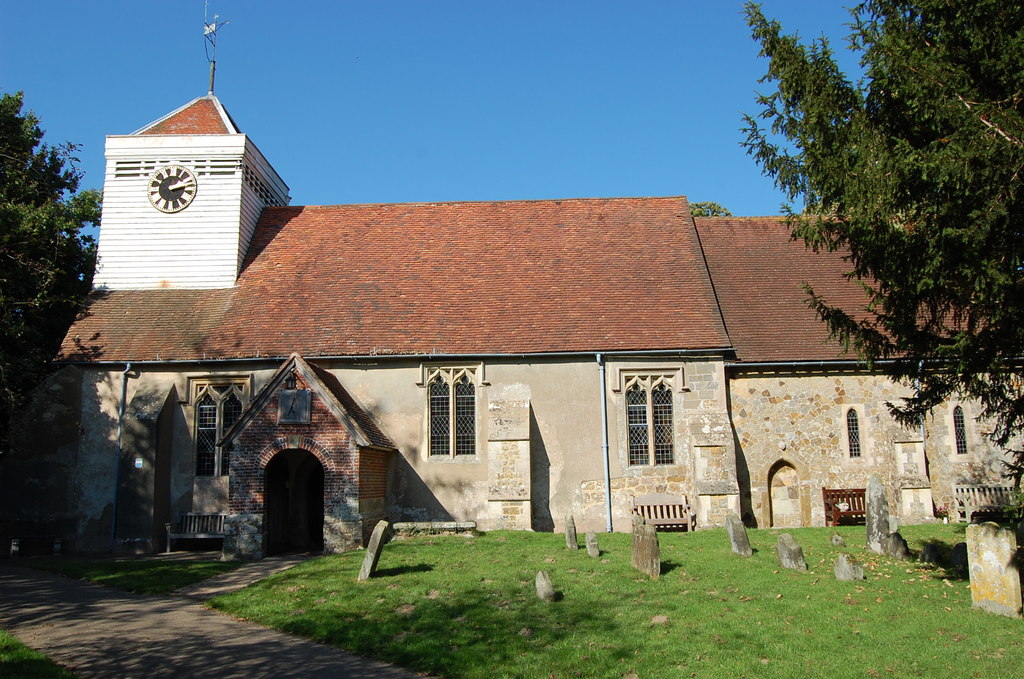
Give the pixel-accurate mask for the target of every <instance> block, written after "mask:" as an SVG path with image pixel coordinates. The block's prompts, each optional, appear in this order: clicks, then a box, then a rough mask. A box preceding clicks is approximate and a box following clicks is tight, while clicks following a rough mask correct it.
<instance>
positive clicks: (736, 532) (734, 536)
mask: <svg viewBox="0 0 1024 679" xmlns="http://www.w3.org/2000/svg"><path fill="white" fill-rule="evenodd" d="M725 530H726V532H727V533H728V534H729V545H730V546H731V547H732V551H733V554H739V555H740V556H751V555H753V553H754V550H752V549H751V548H750V538H748V537H747V527H746V526H744V525H743V522H742V521H740V517H738V516H736V515H735V514H730V515H729V516H727V517H725Z"/></svg>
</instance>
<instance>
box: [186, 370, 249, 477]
mask: <svg viewBox="0 0 1024 679" xmlns="http://www.w3.org/2000/svg"><path fill="white" fill-rule="evenodd" d="M247 389H248V386H247V382H242V381H239V382H221V383H212V384H201V385H198V394H197V395H196V399H195V401H194V403H195V421H196V439H195V441H196V476H226V475H227V474H228V469H229V467H230V462H231V460H230V456H229V453H228V451H227V450H224V449H222V448H221V447H220V446H218V445H217V442H218V441H220V440H221V439H222V438H223V437H224V434H225V433H226V432H227V431H228V430H229V429H230V428H231V426H232V425H233V424H234V423H235V422H237V421H238V418H239V417H241V415H242V408H243V407H244V405H245V400H246V393H247Z"/></svg>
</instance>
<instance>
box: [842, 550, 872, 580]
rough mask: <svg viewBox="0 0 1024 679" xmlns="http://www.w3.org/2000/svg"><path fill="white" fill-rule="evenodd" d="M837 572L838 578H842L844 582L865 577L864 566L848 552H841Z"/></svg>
mask: <svg viewBox="0 0 1024 679" xmlns="http://www.w3.org/2000/svg"><path fill="white" fill-rule="evenodd" d="M835 574H836V580H841V581H843V582H852V581H855V580H864V579H865V578H864V567H863V566H861V565H860V564H859V563H857V562H856V561H854V560H853V559H851V558H850V557H849V556H848V555H846V554H840V555H839V558H838V559H836V567H835Z"/></svg>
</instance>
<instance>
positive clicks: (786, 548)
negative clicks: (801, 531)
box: [775, 533, 807, 571]
mask: <svg viewBox="0 0 1024 679" xmlns="http://www.w3.org/2000/svg"><path fill="white" fill-rule="evenodd" d="M775 552H776V553H777V554H778V555H779V563H780V564H781V565H782V566H783V567H784V568H792V569H793V570H797V571H805V570H807V562H806V561H804V550H803V548H802V547H801V546H800V545H798V544H797V543H796V540H794V539H793V536H792V535H790V534H789V533H783V534H782V535H780V536H779V540H778V542H776V543H775Z"/></svg>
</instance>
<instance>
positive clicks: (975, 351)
mask: <svg viewBox="0 0 1024 679" xmlns="http://www.w3.org/2000/svg"><path fill="white" fill-rule="evenodd" d="M746 12H747V18H748V22H749V24H750V26H751V28H752V31H753V36H754V38H755V39H756V40H757V41H758V42H759V43H760V44H761V54H762V55H763V56H766V57H768V59H769V60H770V62H769V67H768V72H767V75H766V76H765V77H764V79H763V80H762V82H765V83H770V84H771V85H773V86H774V87H775V91H773V92H770V93H768V94H764V95H762V96H759V97H758V103H759V105H760V107H761V112H760V114H759V115H758V116H757V117H754V116H747V117H746V129H745V132H746V133H747V140H746V147H747V150H748V152H749V153H751V154H752V155H753V156H754V158H755V159H756V160H757V162H758V164H760V165H761V167H762V169H763V171H764V172H765V174H767V175H768V176H771V177H772V178H773V179H774V180H775V183H776V185H777V186H778V187H779V188H781V189H782V190H783V191H785V192H786V194H787V195H788V197H789V200H790V201H794V202H798V203H802V204H799V205H798V206H797V207H796V208H793V207H792V206H791V207H790V209H789V213H790V219H791V224H792V226H793V229H794V234H795V235H796V236H799V237H801V238H803V239H804V240H805V241H806V242H807V244H808V245H809V246H810V247H812V248H815V249H819V248H821V249H830V250H831V249H844V250H847V251H848V252H849V262H850V273H851V277H852V278H854V279H856V280H858V281H859V282H860V283H861V285H862V286H863V287H864V289H865V292H866V295H867V302H866V305H865V308H864V309H863V310H851V309H840V308H837V307H836V306H833V305H832V304H830V303H829V300H828V299H827V297H826V296H825V295H823V294H817V293H818V292H819V291H814V290H810V295H811V300H810V302H811V304H812V306H813V307H814V308H815V309H816V310H817V312H818V314H819V316H820V317H821V318H822V319H823V320H824V321H825V322H827V323H828V325H829V327H830V329H831V331H832V333H833V335H834V336H835V337H837V338H838V339H839V340H840V341H841V342H842V343H843V344H844V346H847V347H848V348H849V347H852V348H853V349H855V350H856V351H857V353H858V354H859V355H860V356H861V357H863V358H864V359H866V360H867V361H868V362H869V363H871V364H877V362H878V361H888V360H891V361H893V363H891V364H890V363H885V364H878V367H880V368H882V369H883V370H885V371H886V372H888V373H889V374H891V375H892V376H893V377H894V378H896V379H899V380H907V381H910V382H911V383H916V384H917V385H919V393H918V395H917V396H916V397H914V398H911V399H906V400H904V402H902V403H900V404H893V405H891V406H890V407H891V408H892V409H893V412H894V415H896V417H897V418H898V419H899V420H900V421H902V422H903V423H904V424H907V425H916V424H917V422H918V418H919V417H920V416H921V415H923V414H925V413H927V412H928V411H930V410H931V409H932V408H934V407H935V406H937V405H940V404H941V403H943V402H944V401H945V400H946V399H947V398H949V397H951V396H954V395H960V396H964V397H969V398H977V399H979V401H980V403H981V404H982V406H983V410H984V416H985V417H987V418H991V420H992V421H993V423H994V425H995V432H994V437H995V438H996V440H997V441H998V442H999V443H1000V444H1003V445H1005V444H1006V443H1007V442H1008V441H1009V440H1010V439H1011V438H1012V437H1013V436H1014V435H1015V434H1016V433H1017V432H1019V431H1020V430H1021V428H1022V425H1024V382H1022V381H1021V380H1020V378H1019V370H1020V367H1021V362H1020V361H1021V358H1022V357H1024V192H1022V184H1021V173H1022V171H1024V116H1022V113H1024V108H1022V107H1024V3H1021V2H1020V1H1018V0H1010V1H1007V0H952V1H951V0H919V1H915V2H910V1H900V0H867V1H866V2H864V3H862V4H860V5H859V6H857V7H856V8H855V9H854V10H852V12H851V14H852V17H853V21H852V23H851V25H850V27H851V34H850V37H849V42H850V48H851V49H852V50H854V51H855V52H856V53H857V54H859V56H860V59H861V65H862V67H863V69H864V75H863V78H861V79H859V80H858V81H857V82H854V81H852V80H851V79H850V78H849V77H848V76H847V75H845V74H844V73H843V72H842V71H841V70H840V68H839V66H838V65H837V63H836V60H835V58H834V54H833V52H832V51H831V47H830V45H829V44H828V42H827V41H826V40H825V39H819V40H817V41H814V42H811V43H809V44H804V43H801V42H800V41H799V40H798V39H797V38H796V37H793V36H787V35H784V34H783V33H782V29H781V27H780V25H779V24H778V23H777V22H775V21H770V20H768V19H766V18H765V17H764V15H763V14H762V13H761V10H760V8H759V7H758V6H757V5H754V4H748V5H747V8H746ZM759 119H760V120H759ZM1015 371H1017V372H1016V374H1015Z"/></svg>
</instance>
